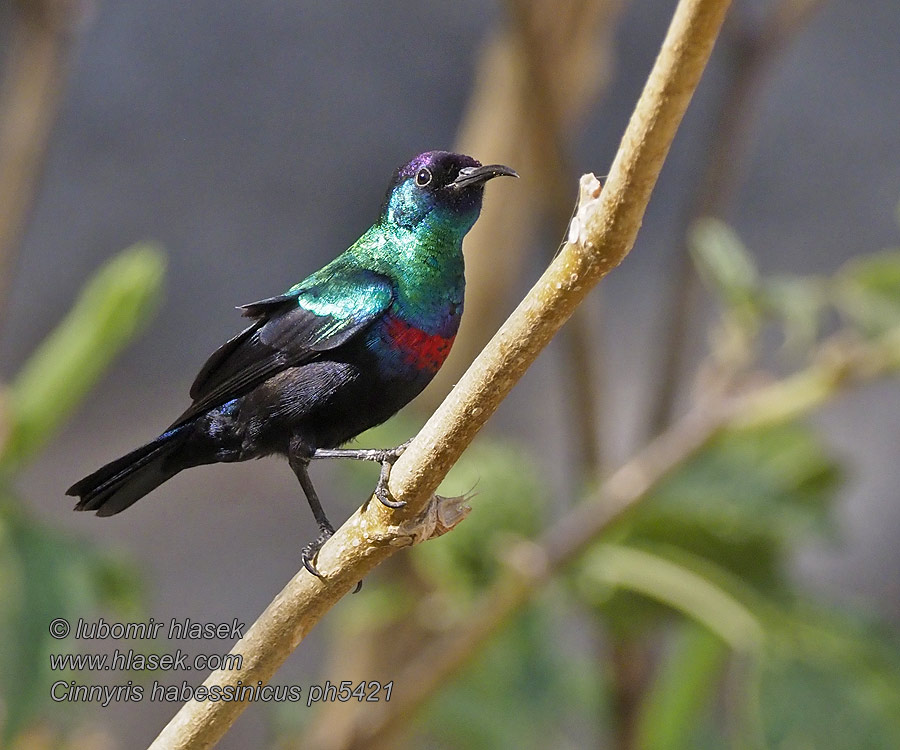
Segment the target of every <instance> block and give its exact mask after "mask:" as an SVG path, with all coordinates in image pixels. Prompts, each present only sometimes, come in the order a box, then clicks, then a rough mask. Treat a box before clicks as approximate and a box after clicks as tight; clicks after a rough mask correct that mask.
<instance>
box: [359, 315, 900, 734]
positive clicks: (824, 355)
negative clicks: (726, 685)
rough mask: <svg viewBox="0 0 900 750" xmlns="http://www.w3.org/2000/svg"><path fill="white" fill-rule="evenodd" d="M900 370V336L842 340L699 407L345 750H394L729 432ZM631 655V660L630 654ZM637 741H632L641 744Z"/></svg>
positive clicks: (415, 666)
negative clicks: (634, 514) (562, 576)
mask: <svg viewBox="0 0 900 750" xmlns="http://www.w3.org/2000/svg"><path fill="white" fill-rule="evenodd" d="M898 371H900V328H898V329H895V330H893V331H891V332H889V333H888V334H886V335H885V336H883V337H882V338H880V339H878V340H877V341H875V342H872V343H868V344H867V343H862V342H852V341H846V340H842V339H834V340H832V341H830V342H828V343H826V345H824V346H823V347H822V349H821V351H820V354H819V356H818V358H817V359H816V360H815V361H814V362H813V363H812V364H811V365H810V366H809V367H808V368H807V369H806V370H803V371H801V372H799V373H797V374H795V375H792V376H790V377H788V378H785V379H783V380H781V381H778V382H775V383H772V384H770V385H767V386H763V387H761V388H759V389H757V390H755V391H753V392H749V393H746V394H743V395H741V396H739V397H736V398H731V399H724V400H721V401H720V402H718V403H717V404H714V405H713V404H707V405H700V406H697V407H695V408H694V409H693V410H692V411H691V412H689V413H688V414H687V415H686V416H684V417H683V418H681V419H680V420H679V421H678V422H676V423H675V424H673V425H672V426H671V427H670V428H668V429H667V430H665V431H664V432H663V433H661V434H660V435H659V436H658V437H656V438H655V439H654V440H653V441H652V442H650V443H649V444H648V445H647V446H646V447H645V448H644V449H643V450H641V451H640V452H638V453H637V454H636V455H635V456H634V457H633V458H632V459H631V460H629V461H628V462H627V463H625V464H624V465H623V466H622V467H621V468H619V469H618V470H617V471H616V472H614V473H613V474H612V475H611V476H610V477H609V479H607V480H606V481H605V482H604V483H603V485H602V486H601V487H600V489H599V490H598V491H597V492H596V493H595V494H594V495H593V496H592V497H591V498H589V499H588V500H586V501H584V502H583V503H581V504H579V505H577V506H575V507H574V508H573V509H572V510H570V511H568V512H567V513H566V514H565V515H564V516H563V517H562V518H561V519H559V520H558V521H557V522H556V523H555V524H554V525H553V526H552V527H551V528H550V529H549V530H548V531H547V532H546V533H545V534H544V536H543V537H542V538H541V539H540V540H539V541H537V542H531V541H520V542H519V543H518V544H517V545H516V546H515V547H513V548H512V549H511V550H509V552H508V553H507V554H506V555H505V557H506V560H507V561H508V562H509V566H508V567H509V569H508V572H507V573H506V574H505V575H504V576H502V577H501V578H500V579H499V580H498V581H496V582H495V583H494V584H493V585H492V586H491V587H490V589H489V590H488V591H486V592H485V593H484V594H482V596H481V598H480V602H479V604H478V605H476V606H475V607H474V608H473V611H470V612H468V613H467V614H466V615H465V617H464V618H463V619H462V621H461V622H456V623H453V624H451V625H448V627H447V630H446V631H444V632H443V633H442V634H440V635H438V636H437V637H436V638H435V639H434V640H433V641H432V643H431V644H429V645H427V646H426V647H425V648H423V649H422V650H421V651H420V653H419V656H418V657H417V658H416V659H415V660H414V661H412V662H411V663H409V664H408V665H407V666H406V667H405V669H404V670H403V672H401V673H400V674H399V675H397V676H396V677H395V678H394V681H395V683H396V685H397V686H398V690H397V691H396V694H395V695H394V696H393V697H392V700H391V702H390V703H383V704H378V706H366V709H365V711H358V712H357V715H356V720H357V724H356V731H355V734H354V737H353V741H352V742H351V743H349V744H347V745H346V746H344V747H345V748H348V749H349V748H354V749H355V748H363V747H365V748H376V747H390V746H391V745H390V740H391V739H392V738H393V737H394V736H395V735H396V733H397V732H399V731H400V730H402V729H403V728H404V727H405V725H406V724H407V723H408V722H409V720H410V718H411V717H412V716H413V714H414V713H415V712H416V711H417V710H418V709H420V708H421V707H422V706H423V705H425V704H426V703H427V702H428V701H429V700H430V699H431V698H432V697H433V696H434V695H435V693H436V692H437V691H438V690H439V689H441V688H442V687H444V686H445V685H446V684H447V682H448V681H449V680H450V679H452V677H453V676H454V675H455V674H456V673H457V672H459V670H460V669H461V668H462V667H464V666H465V665H466V664H468V663H469V662H470V661H471V660H472V659H473V658H474V657H476V656H477V655H478V654H479V653H480V651H481V649H482V648H484V647H485V646H486V645H487V644H488V642H489V641H490V639H491V637H492V636H493V635H494V634H495V633H497V632H498V631H499V630H501V629H502V628H503V626H504V625H506V624H507V623H508V622H509V620H510V619H511V618H512V617H513V616H514V615H515V614H516V613H518V612H519V611H520V610H521V609H522V607H524V606H525V605H526V604H527V603H528V602H529V601H530V600H531V599H532V598H533V597H534V596H535V595H536V594H537V593H539V592H540V590H541V589H542V588H543V586H544V585H545V584H547V583H548V582H549V581H550V580H551V579H552V578H553V576H554V575H556V574H558V573H559V572H560V571H561V570H562V569H563V568H564V567H565V566H566V565H568V564H569V563H570V562H572V561H573V560H575V559H576V558H577V557H579V556H580V555H581V554H583V553H584V552H585V551H587V550H588V549H589V548H590V547H591V546H592V545H593V544H594V543H595V542H596V541H597V540H598V539H599V538H600V537H602V536H603V534H605V533H606V532H608V531H609V530H610V528H611V527H612V526H613V525H614V524H615V523H616V522H617V521H619V520H620V519H622V518H623V516H625V514H627V513H628V512H629V511H631V510H633V509H634V508H635V507H636V506H638V505H639V504H640V503H641V502H642V501H643V500H645V499H646V498H647V497H648V496H649V495H650V494H651V492H652V491H653V489H654V488H655V487H656V486H657V485H658V484H659V483H660V482H661V481H662V480H664V479H665V478H666V477H667V476H668V475H669V474H670V473H671V472H672V471H674V470H675V469H677V468H679V467H680V466H682V465H683V464H684V463H686V462H687V461H688V460H689V459H690V458H692V457H693V456H695V455H696V454H698V453H699V452H700V451H701V450H702V449H703V448H704V447H705V446H706V445H708V444H709V442H710V441H711V440H713V439H714V438H715V437H716V436H718V435H719V434H721V433H722V432H724V431H726V430H741V429H754V428H758V427H764V426H767V425H773V424H778V423H782V422H787V421H790V420H792V419H796V418H798V417H801V416H803V415H805V414H808V413H809V412H810V411H812V410H814V409H816V408H817V407H819V406H822V405H823V404H824V403H826V402H827V401H829V400H830V399H831V398H833V397H834V396H835V395H836V394H838V393H839V392H841V391H843V390H844V389H846V388H847V387H849V386H852V385H857V384H860V383H865V382H868V381H870V380H872V379H874V378H877V377H879V376H882V375H885V374H887V373H891V372H898ZM622 653H627V649H626V650H623V652H622ZM632 738H633V737H632V735H631V734H629V735H628V737H626V738H625V739H624V740H623V741H625V742H629V743H630V742H631V741H632Z"/></svg>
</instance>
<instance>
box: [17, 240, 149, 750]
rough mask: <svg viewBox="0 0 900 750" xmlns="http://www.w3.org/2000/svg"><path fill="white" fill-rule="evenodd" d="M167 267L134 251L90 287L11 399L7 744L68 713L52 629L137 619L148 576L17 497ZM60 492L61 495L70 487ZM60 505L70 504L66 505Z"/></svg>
mask: <svg viewBox="0 0 900 750" xmlns="http://www.w3.org/2000/svg"><path fill="white" fill-rule="evenodd" d="M164 269H165V260H164V257H163V255H162V253H161V252H160V251H159V250H158V249H157V248H155V247H153V246H150V245H138V246H134V247H132V248H130V249H128V250H125V251H124V252H122V253H120V254H119V255H118V256H116V257H115V258H113V259H112V260H110V261H109V262H108V263H106V264H105V265H104V266H103V267H102V268H100V269H99V270H98V271H97V273H96V274H95V275H94V277H93V278H92V279H90V280H89V281H88V283H87V284H86V285H85V287H84V289H83V290H82V292H81V294H80V296H79V297H78V299H77V300H76V302H75V304H74V306H73V307H72V309H71V311H70V312H69V313H68V315H67V316H66V317H65V318H64V319H63V320H62V321H61V322H60V323H59V325H58V326H57V327H56V328H55V330H54V331H52V332H51V333H50V335H49V336H48V337H47V338H46V339H45V340H44V341H43V342H42V343H41V344H40V345H39V346H38V348H37V350H36V351H35V352H34V353H33V354H32V356H31V357H30V358H29V359H28V361H27V362H26V363H25V364H24V366H23V367H22V369H21V370H20V372H19V373H18V375H17V376H16V377H15V378H14V380H13V382H12V383H11V385H10V386H9V387H8V388H7V390H6V392H5V394H4V400H5V408H4V410H3V414H2V417H3V419H4V420H6V421H7V422H8V423H7V424H5V425H3V432H4V434H5V435H6V437H5V440H4V442H3V444H2V446H0V642H2V643H3V644H4V647H3V649H2V650H0V700H2V712H0V717H2V731H0V747H6V746H9V745H10V744H11V743H12V741H13V739H14V738H15V737H16V736H17V735H18V734H19V733H20V732H22V731H23V730H25V729H28V728H29V726H30V725H31V724H32V723H33V722H35V721H45V720H46V717H47V716H48V715H50V713H49V712H47V711H46V709H47V708H48V707H49V706H51V705H52V706H53V707H54V710H53V712H52V716H53V717H54V720H53V722H52V723H53V724H58V723H59V721H60V720H61V718H62V717H64V716H66V713H65V711H61V710H60V707H59V704H56V703H51V700H50V685H51V684H52V682H53V681H54V680H57V679H65V678H66V675H65V674H61V673H59V672H51V670H50V664H49V654H50V653H59V652H61V651H64V650H65V649H66V641H60V640H54V639H52V638H51V636H50V634H49V626H50V622H51V621H52V620H53V619H54V618H58V617H63V618H66V619H67V620H69V621H70V623H75V622H77V620H78V618H79V617H85V616H86V615H87V614H88V613H90V612H94V611H97V610H100V609H103V610H107V609H112V610H113V611H115V612H117V613H119V614H121V615H123V616H126V617H134V616H135V615H136V613H137V612H138V610H139V601H140V596H139V595H140V591H141V586H140V577H139V576H138V574H137V571H136V570H135V568H134V566H133V565H131V564H130V563H129V562H128V561H127V560H125V559H123V558H122V557H121V556H119V555H112V554H109V553H106V552H104V551H101V550H97V549H95V548H94V547H93V546H92V545H90V544H88V543H85V542H82V541H79V540H75V539H72V538H71V537H69V536H67V535H66V534H64V533H61V532H59V531H57V530H56V529H54V528H53V527H52V526H50V525H49V524H47V523H44V522H42V521H39V520H38V519H36V518H35V517H33V516H32V514H31V513H30V512H29V511H28V510H27V504H26V503H25V502H23V501H22V500H21V499H20V498H19V497H18V496H17V494H16V492H15V490H14V483H15V478H16V474H17V472H19V471H21V470H22V469H23V468H24V467H25V466H26V465H27V464H28V463H29V462H31V461H33V460H34V459H35V458H37V456H38V455H39V452H40V450H41V448H42V447H43V446H44V445H46V444H47V442H48V441H49V440H50V439H51V438H52V437H53V435H54V434H55V433H56V431H57V430H58V429H59V428H60V427H61V426H62V425H63V423H64V422H65V420H66V419H67V418H68V417H69V416H70V415H71V414H72V412H73V411H74V409H75V408H76V407H77V406H78V404H79V403H80V402H81V400H82V399H83V398H84V396H85V394H86V393H87V392H88V391H89V390H90V388H91V387H92V386H93V385H94V383H95V382H96V381H97V379H98V378H99V377H100V376H101V375H102V374H103V372H104V371H105V369H106V367H107V366H108V365H109V363H110V362H111V361H112V360H113V358H114V357H115V356H116V355H117V354H118V353H119V351H121V349H122V348H123V347H124V346H125V345H126V344H127V343H128V342H129V341H130V340H131V339H132V338H133V337H134V336H135V334H136V333H137V332H138V331H139V330H140V329H141V327H142V326H143V324H144V323H145V322H146V321H147V320H148V318H149V316H150V315H151V313H152V312H153V310H154V308H155V305H156V302H157V301H158V299H159V294H160V288H161V284H162V277H163V274H164ZM63 489H64V488H60V497H61V498H62V490H63ZM61 502H62V500H61Z"/></svg>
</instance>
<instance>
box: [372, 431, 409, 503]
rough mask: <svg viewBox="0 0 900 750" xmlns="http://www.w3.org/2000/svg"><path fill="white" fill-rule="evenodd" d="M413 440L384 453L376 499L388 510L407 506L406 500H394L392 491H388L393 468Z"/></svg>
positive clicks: (376, 486) (376, 487) (376, 488)
mask: <svg viewBox="0 0 900 750" xmlns="http://www.w3.org/2000/svg"><path fill="white" fill-rule="evenodd" d="M411 442H412V440H407V441H406V442H405V443H403V444H402V445H398V446H397V447H396V448H391V449H390V450H386V451H384V453H383V454H382V459H381V474H380V475H379V476H378V484H376V485H375V497H377V498H378V499H379V500H380V501H381V504H382V505H385V506H387V507H388V508H402V507H404V506H405V505H406V501H405V500H394V498H392V497H391V491H390V490H389V489H388V480H390V478H391V467H392V466H393V465H394V463H396V461H397V459H398V458H400V456H402V455H403V451H405V450H406V448H407V446H409V444H410V443H411Z"/></svg>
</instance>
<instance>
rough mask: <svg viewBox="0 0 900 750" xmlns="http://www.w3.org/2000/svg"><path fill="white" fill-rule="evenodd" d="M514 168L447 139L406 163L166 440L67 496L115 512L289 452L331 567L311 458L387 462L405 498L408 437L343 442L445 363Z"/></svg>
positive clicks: (204, 380) (222, 366)
mask: <svg viewBox="0 0 900 750" xmlns="http://www.w3.org/2000/svg"><path fill="white" fill-rule="evenodd" d="M504 175H505V176H509V177H518V175H517V174H516V173H515V171H513V170H512V169H510V168H509V167H506V166H503V165H502V164H490V165H487V166H483V165H482V164H481V163H480V162H479V161H477V160H475V159H473V158H472V157H471V156H465V155H463V154H455V153H450V152H448V151H428V152H425V153H423V154H420V155H419V156H417V157H415V158H414V159H413V160H412V161H410V162H409V163H408V164H406V165H405V166H403V167H400V168H399V169H398V170H397V171H396V172H395V173H394V177H393V179H392V180H391V183H390V186H389V187H388V191H387V194H386V195H385V198H384V202H383V203H382V206H381V211H380V213H379V216H378V220H377V221H376V222H375V223H374V224H373V225H372V226H371V227H370V228H369V229H368V231H366V232H365V233H364V234H363V235H362V237H360V238H359V239H358V240H357V241H356V242H355V243H354V244H353V245H352V246H351V247H350V248H349V249H347V250H345V251H344V252H343V253H342V254H341V255H338V256H337V257H336V258H335V259H334V260H332V261H331V262H330V263H328V264H327V265H326V266H324V267H323V268H321V269H319V270H318V271H316V272H315V273H313V274H312V275H311V276H308V277H307V278H306V279H305V280H303V281H301V282H300V283H299V284H296V285H294V286H292V287H291V288H290V289H289V290H288V291H287V292H285V293H284V294H281V295H278V296H277V297H269V298H267V299H263V300H260V301H259V302H252V303H250V304H248V305H242V306H241V307H239V308H238V309H239V310H241V311H242V314H243V315H244V316H245V317H247V318H250V319H251V320H252V321H253V322H252V323H251V325H250V326H248V327H247V328H245V329H244V330H243V331H241V332H240V333H239V334H237V335H236V336H235V337H234V338H232V339H229V340H228V341H226V342H225V343H224V344H223V345H222V346H220V347H219V348H218V349H217V350H216V351H215V352H214V353H213V354H212V356H210V357H209V359H208V360H207V361H206V364H204V365H203V367H202V368H201V369H200V372H199V373H198V375H197V377H196V379H195V380H194V383H193V385H192V386H191V390H190V396H191V399H192V400H193V403H192V404H191V405H190V406H189V407H188V408H187V410H186V411H185V412H184V413H183V414H182V415H181V416H180V417H178V419H176V420H175V421H174V422H173V423H172V425H171V426H170V427H169V428H168V429H167V430H166V431H165V432H163V433H162V434H161V435H160V436H159V437H157V438H156V439H155V440H152V441H150V442H149V443H147V444H146V445H142V446H141V447H140V448H137V449H135V450H133V451H131V452H130V453H128V454H126V455H124V456H122V457H121V458H118V459H116V460H115V461H112V462H111V463H108V464H106V466H103V467H101V468H100V469H97V471H95V472H94V473H93V474H90V475H88V476H87V477H85V478H84V479H82V480H81V481H79V482H76V483H75V484H73V485H72V486H71V487H70V488H69V489H68V490H67V492H66V494H68V495H73V496H77V497H78V498H79V501H78V504H77V505H76V506H75V510H92V511H96V512H97V515H98V516H111V515H114V514H116V513H119V512H121V511H123V510H125V509H126V508H127V507H129V506H130V505H132V504H133V503H135V502H137V501H138V500H140V499H141V498H142V497H143V496H144V495H146V494H147V493H148V492H150V491H151V490H153V489H155V488H156V487H158V486H159V485H161V484H162V483H163V482H165V481H166V480H168V479H171V478H172V477H173V476H175V475H176V474H177V473H178V472H180V471H181V470H182V469H187V468H190V467H192V466H200V465H203V464H211V463H218V462H226V463H230V462H233V461H247V460H248V459H251V458H262V457H263V456H268V455H272V454H278V455H283V456H286V457H287V460H288V463H289V464H290V467H291V469H292V470H293V471H294V474H295V475H296V476H297V479H298V480H299V482H300V486H301V487H302V488H303V492H304V494H305V495H306V499H307V501H308V502H309V507H310V509H311V510H312V513H313V516H314V517H315V519H316V523H317V524H318V526H319V535H318V536H317V537H316V539H315V540H313V541H312V542H310V543H309V544H307V545H306V546H305V547H304V548H303V550H302V552H301V560H302V562H303V565H304V567H305V568H306V569H307V570H308V571H309V572H310V573H312V574H313V575H316V576H319V577H321V575H320V574H319V572H318V571H317V570H316V568H315V564H314V561H315V557H316V554H317V553H318V551H319V549H320V548H321V547H322V545H323V544H325V542H326V541H327V540H328V538H329V537H330V536H331V535H332V534H333V533H334V527H333V526H332V525H331V523H330V522H329V521H328V518H327V517H326V515H325V512H324V510H323V509H322V504H321V503H320V502H319V497H318V495H317V494H316V490H315V488H314V487H313V484H312V481H311V480H310V477H309V463H310V461H311V460H312V459H316V458H352V459H359V460H371V461H377V462H379V463H381V475H380V477H379V480H378V484H377V486H376V489H375V495H376V496H377V497H378V499H379V500H380V501H381V502H382V503H384V504H385V505H387V506H389V507H401V506H402V505H403V503H402V502H400V501H397V500H394V499H393V498H392V497H391V496H390V493H389V492H388V489H387V480H388V478H389V474H390V467H391V466H392V465H393V463H394V462H395V461H396V459H397V458H398V457H399V455H400V454H401V453H402V452H403V448H404V446H399V447H397V448H392V449H388V450H364V449H360V450H356V449H339V446H342V445H344V444H345V443H347V442H348V441H350V440H352V439H353V438H355V437H356V436H357V435H359V434H360V433H361V432H363V431H365V430H367V429H369V428H370V427H374V426H375V425H378V424H381V423H382V422H384V421H385V420H387V419H388V418H389V417H391V416H393V415H394V414H396V413H397V411H399V410H400V409H401V408H403V407H404V406H405V405H406V404H407V403H409V402H410V401H411V400H412V399H413V398H414V397H415V396H417V395H418V394H419V393H420V392H421V391H422V389H423V388H424V387H425V386H426V385H428V383H429V382H430V381H431V379H432V378H433V377H434V375H435V373H436V372H437V371H438V369H440V367H441V365H442V364H443V363H444V360H445V359H446V357H447V354H448V353H449V352H450V347H451V346H452V344H453V340H454V338H455V337H456V332H457V330H458V329H459V322H460V318H461V316H462V312H463V296H464V292H465V276H464V263H463V252H462V241H463V237H465V235H466V233H467V232H468V231H469V230H470V229H471V228H472V226H473V225H474V224H475V221H476V220H477V219H478V216H479V214H480V213H481V204H482V199H483V197H484V186H485V183H487V181H488V180H491V179H493V178H494V177H500V176H504Z"/></svg>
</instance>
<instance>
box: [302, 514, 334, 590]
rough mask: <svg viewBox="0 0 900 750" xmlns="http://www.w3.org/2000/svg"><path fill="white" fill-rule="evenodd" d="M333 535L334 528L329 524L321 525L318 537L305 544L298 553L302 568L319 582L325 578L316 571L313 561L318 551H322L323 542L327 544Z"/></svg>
mask: <svg viewBox="0 0 900 750" xmlns="http://www.w3.org/2000/svg"><path fill="white" fill-rule="evenodd" d="M333 535H334V528H333V527H332V526H331V524H327V525H322V526H320V527H319V536H317V537H316V538H315V539H314V540H313V541H311V542H310V543H309V544H307V545H306V546H305V547H304V548H303V551H302V552H301V553H300V561H301V562H302V563H303V567H304V568H306V569H307V570H308V571H309V572H310V573H312V574H313V575H314V576H315V577H316V578H320V579H321V580H323V581H324V580H325V577H324V576H323V575H322V574H321V573H320V572H319V571H318V570H316V566H315V562H314V561H315V559H316V557H317V556H318V554H319V550H320V549H322V547H323V546H324V544H325V542H327V541H328V540H329V539H331V537H332V536H333Z"/></svg>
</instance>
